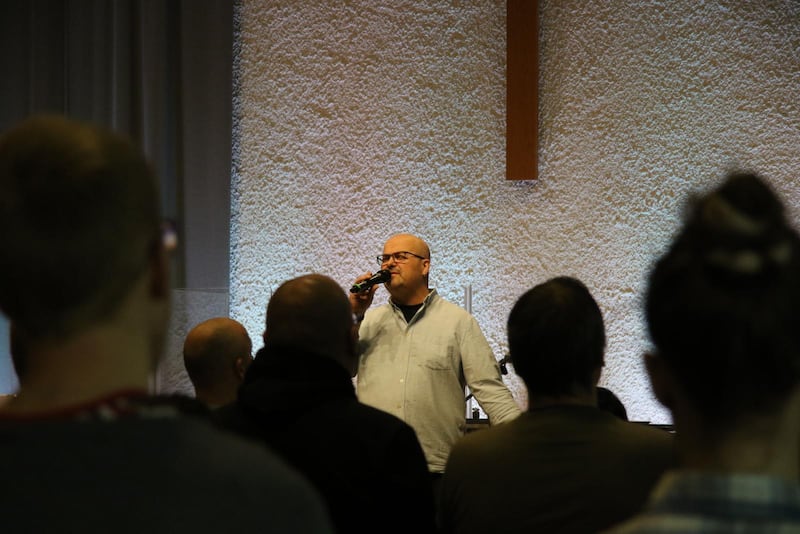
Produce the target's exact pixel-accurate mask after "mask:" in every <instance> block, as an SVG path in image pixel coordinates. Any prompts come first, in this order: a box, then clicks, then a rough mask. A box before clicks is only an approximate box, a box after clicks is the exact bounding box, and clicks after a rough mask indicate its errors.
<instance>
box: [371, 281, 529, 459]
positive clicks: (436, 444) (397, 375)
mask: <svg viewBox="0 0 800 534" xmlns="http://www.w3.org/2000/svg"><path fill="white" fill-rule="evenodd" d="M359 340H360V341H359V343H360V348H361V362H360V365H359V369H358V398H359V400H360V401H361V402H364V403H365V404H368V405H370V406H374V407H376V408H378V409H381V410H384V411H386V412H389V413H391V414H393V415H395V416H397V417H399V418H400V419H402V420H404V421H406V422H407V423H408V424H409V425H411V426H412V427H413V428H414V430H415V431H416V433H417V438H419V441H420V444H421V445H422V450H423V451H424V452H425V457H426V459H427V461H428V469H429V470H430V471H431V472H435V473H441V472H443V471H444V467H445V464H446V463H447V457H448V455H449V454H450V449H451V448H452V447H453V445H454V444H455V442H456V440H458V439H459V438H460V437H461V436H462V435H463V434H464V430H465V427H466V417H465V413H466V404H465V398H464V387H465V386H466V385H469V387H470V390H471V391H472V393H473V394H474V395H475V398H476V399H477V401H478V403H479V404H480V405H481V408H483V410H484V411H485V412H486V413H487V414H488V416H489V419H490V421H491V423H492V424H497V423H502V422H504V421H508V420H511V419H514V418H515V417H517V416H518V415H519V413H520V409H519V406H518V405H517V403H516V401H515V400H514V398H513V397H512V395H511V392H510V391H509V390H508V388H507V387H506V386H505V384H504V383H503V380H502V378H501V375H500V368H499V366H498V364H497V360H496V359H495V357H494V354H493V353H492V349H491V347H490V346H489V343H488V342H487V341H486V338H485V337H484V336H483V333H482V332H481V330H480V327H479V326H478V323H477V321H476V320H475V318H474V317H472V315H470V314H469V313H468V312H467V311H466V310H464V309H463V308H461V307H459V306H457V305H455V304H453V303H451V302H448V301H446V300H444V299H443V298H441V297H440V296H439V295H438V294H437V293H436V290H435V289H434V290H432V291H431V292H430V293H429V294H428V296H427V298H426V299H425V302H424V303H423V305H422V307H421V308H420V309H419V310H418V311H417V313H416V315H414V317H413V318H412V319H411V321H410V322H409V323H406V320H405V318H404V317H403V312H402V311H401V310H400V309H399V308H398V307H397V306H395V305H394V304H392V303H391V302H390V303H387V304H384V305H382V306H379V307H377V308H375V309H371V310H369V311H367V313H366V315H365V317H364V321H363V322H362V323H361V327H360V330H359Z"/></svg>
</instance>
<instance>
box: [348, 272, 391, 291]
mask: <svg viewBox="0 0 800 534" xmlns="http://www.w3.org/2000/svg"><path fill="white" fill-rule="evenodd" d="M391 278H392V273H391V272H389V271H388V270H386V269H381V270H380V271H378V272H377V273H375V274H373V275H372V276H370V277H369V278H367V279H366V280H363V281H361V282H359V283H357V284H353V287H351V288H350V293H360V292H362V291H366V290H367V289H369V288H371V287H372V286H374V285H375V284H382V283H384V282H388V281H389V280H390V279H391Z"/></svg>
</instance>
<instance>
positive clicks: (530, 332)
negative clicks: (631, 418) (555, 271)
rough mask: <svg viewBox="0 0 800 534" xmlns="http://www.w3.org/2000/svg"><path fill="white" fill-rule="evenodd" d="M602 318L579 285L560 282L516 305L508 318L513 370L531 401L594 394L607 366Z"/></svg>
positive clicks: (571, 280)
mask: <svg viewBox="0 0 800 534" xmlns="http://www.w3.org/2000/svg"><path fill="white" fill-rule="evenodd" d="M605 343H606V335H605V328H604V326H603V315H602V313H601V312H600V308H599V307H598V306H597V302H595V300H594V298H592V295H591V294H590V293H589V290H588V289H586V286H584V285H583V283H581V282H580V281H579V280H576V279H574V278H569V277H565V276H562V277H558V278H553V279H552V280H548V281H547V282H545V283H543V284H540V285H538V286H536V287H534V288H533V289H531V290H529V291H528V292H527V293H525V294H524V295H522V297H520V298H519V300H517V302H516V304H514V307H513V308H512V310H511V313H510V314H509V316H508V348H509V355H510V357H511V363H512V364H513V365H514V371H515V372H516V373H517V375H519V376H520V377H521V378H522V379H523V380H524V381H525V384H526V385H527V387H528V391H529V393H530V395H531V396H533V397H536V396H559V395H569V394H572V393H574V392H575V388H576V387H580V388H581V389H584V390H590V389H591V388H592V386H593V385H594V384H592V375H593V373H594V372H595V371H596V370H597V369H598V368H599V367H601V366H602V365H603V351H604V349H605Z"/></svg>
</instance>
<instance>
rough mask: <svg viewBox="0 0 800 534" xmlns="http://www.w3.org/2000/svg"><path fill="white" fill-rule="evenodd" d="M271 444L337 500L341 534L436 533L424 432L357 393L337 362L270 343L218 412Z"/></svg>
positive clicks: (225, 422) (223, 420)
mask: <svg viewBox="0 0 800 534" xmlns="http://www.w3.org/2000/svg"><path fill="white" fill-rule="evenodd" d="M215 417H216V419H217V421H218V422H219V423H220V424H221V425H222V426H225V427H227V428H229V429H232V430H235V431H237V432H240V433H242V434H245V435H248V436H250V437H254V438H256V439H259V440H261V441H263V442H264V443H266V444H267V445H268V446H269V447H271V448H272V449H273V450H274V451H276V452H277V453H278V454H279V455H281V456H283V457H284V458H285V459H286V460H287V461H288V462H289V464H291V465H292V466H294V467H295V468H296V469H297V470H299V471H300V472H301V473H303V474H304V475H305V476H306V477H307V478H308V479H309V480H310V481H311V482H312V483H313V484H314V485H315V486H316V487H317V489H318V490H319V491H320V493H321V494H322V496H323V497H324V499H325V500H326V501H327V504H328V507H329V511H330V514H331V517H332V518H333V522H334V525H335V526H336V527H337V529H338V531H339V532H342V533H355V532H404V533H408V532H433V531H434V530H435V525H434V505H433V495H432V489H431V482H430V476H429V474H428V470H427V464H426V463H425V457H424V455H423V453H422V448H421V447H420V445H419V442H418V441H417V437H416V434H415V433H414V430H413V429H412V428H411V427H410V426H409V425H407V424H406V423H404V422H403V421H401V420H400V419H398V418H396V417H394V416H393V415H390V414H388V413H385V412H382V411H380V410H377V409H375V408H372V407H370V406H366V405H364V404H362V403H360V402H358V400H357V399H356V394H355V390H354V388H353V383H352V380H351V378H350V376H349V375H348V373H347V371H345V369H344V368H343V367H342V366H341V365H339V364H338V363H336V362H335V361H333V360H331V359H328V358H325V357H322V356H318V355H315V354H311V353H305V352H299V351H296V350H293V349H287V348H283V347H265V348H263V349H261V350H260V351H259V352H258V354H257V355H256V359H255V361H254V362H253V364H252V365H251V366H250V368H249V369H248V370H247V374H246V376H245V381H244V384H243V385H242V387H241V388H240V390H239V395H238V400H237V402H236V403H235V404H233V405H229V406H227V407H224V408H222V409H220V410H218V412H217V413H216V414H215Z"/></svg>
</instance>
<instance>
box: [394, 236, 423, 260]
mask: <svg viewBox="0 0 800 534" xmlns="http://www.w3.org/2000/svg"><path fill="white" fill-rule="evenodd" d="M384 248H392V249H398V250H400V249H402V250H407V251H408V252H413V253H414V254H416V255H418V256H422V257H423V258H428V259H430V257H431V249H430V247H428V244H427V243H426V242H425V241H423V240H422V239H421V238H419V237H417V236H415V235H413V234H395V235H393V236H392V237H390V238H389V239H388V240H387V241H386V245H385V247H384Z"/></svg>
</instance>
